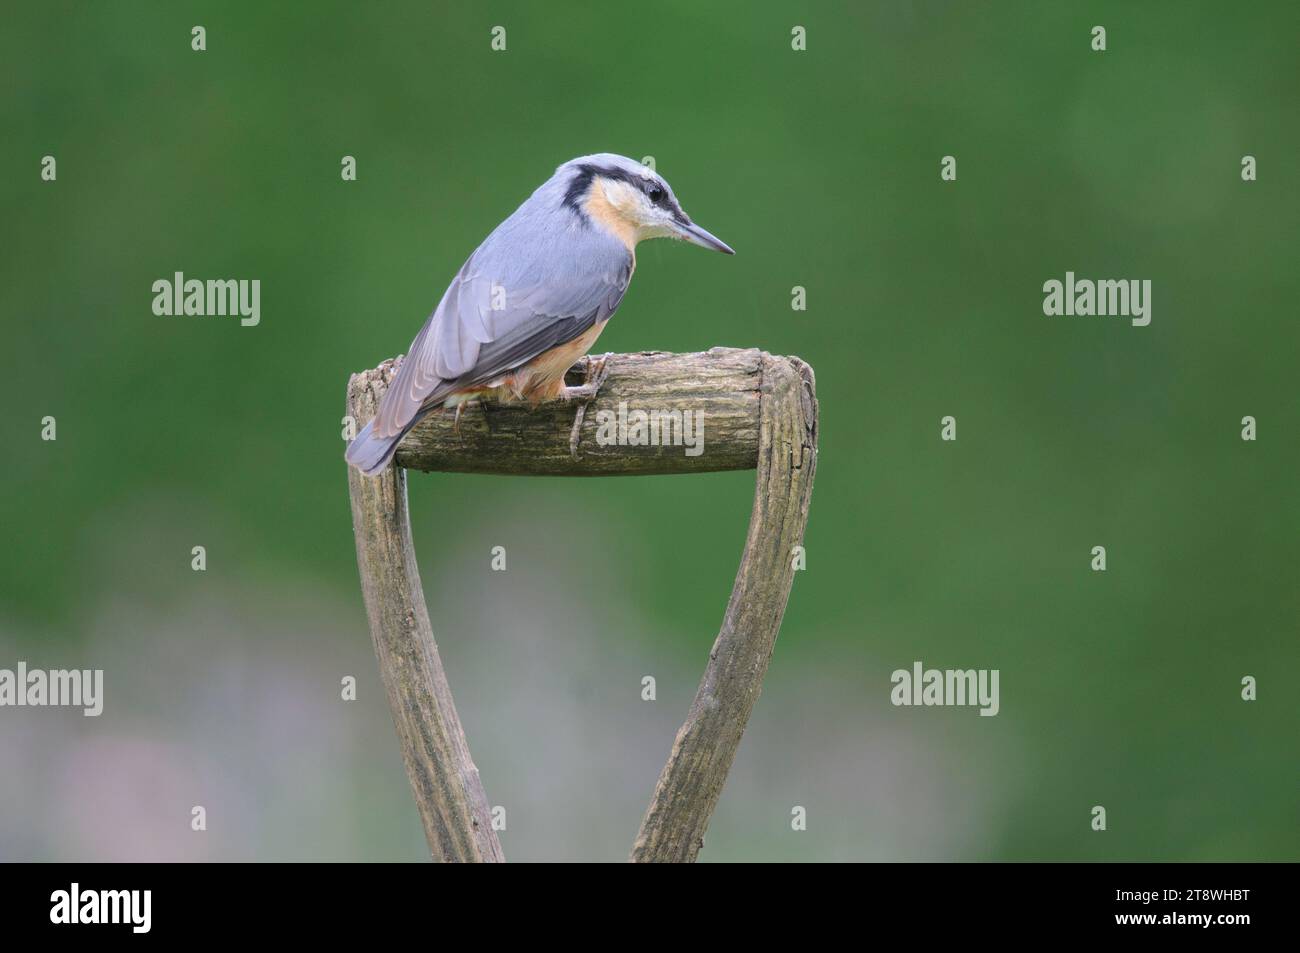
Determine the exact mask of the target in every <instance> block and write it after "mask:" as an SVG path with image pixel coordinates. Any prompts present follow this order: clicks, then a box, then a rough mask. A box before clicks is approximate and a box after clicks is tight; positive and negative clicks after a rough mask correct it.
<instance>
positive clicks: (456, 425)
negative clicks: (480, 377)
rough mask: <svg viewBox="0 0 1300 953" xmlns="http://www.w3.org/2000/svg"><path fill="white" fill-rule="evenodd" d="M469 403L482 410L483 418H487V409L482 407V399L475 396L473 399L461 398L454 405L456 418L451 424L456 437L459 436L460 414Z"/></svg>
mask: <svg viewBox="0 0 1300 953" xmlns="http://www.w3.org/2000/svg"><path fill="white" fill-rule="evenodd" d="M470 404H472V405H474V406H475V407H478V408H479V409H480V410H483V418H484V420H486V419H487V410H485V409H483V401H482V400H481V399H479V398H475V399H474V400H462V401H461V402H460V403H459V404H457V405H456V419H455V420H453V421H452V424H451V430H452V433H454V434H455V435H456V436H457V437H459V436H460V415H461V414H462V413H464V412H465V407H466V406H467V405H470Z"/></svg>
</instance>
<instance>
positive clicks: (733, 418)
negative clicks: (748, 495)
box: [362, 348, 762, 476]
mask: <svg viewBox="0 0 1300 953" xmlns="http://www.w3.org/2000/svg"><path fill="white" fill-rule="evenodd" d="M584 362H585V359H584ZM761 362H762V352H761V351H758V350H736V349H734V348H714V349H713V350H711V351H708V352H705V353H703V354H666V353H664V352H661V351H654V352H641V353H637V354H610V355H608V361H607V367H608V369H609V376H608V377H607V378H606V380H605V382H604V384H602V385H601V388H600V393H599V394H598V395H597V396H596V399H595V400H593V401H592V402H591V403H590V404H589V405H588V407H587V410H586V413H585V414H584V417H583V423H582V429H581V432H580V438H579V443H578V454H577V458H576V459H575V458H574V457H573V455H571V454H570V452H569V434H570V432H571V430H572V429H573V418H574V414H575V413H576V407H575V406H574V405H573V404H566V403H563V402H555V403H547V404H542V405H540V406H539V407H538V408H537V409H536V410H530V409H529V408H528V407H527V406H526V405H522V406H521V405H502V404H495V403H488V404H486V405H474V404H471V405H468V406H466V407H465V408H464V410H463V411H462V413H461V418H460V424H459V427H457V425H456V422H455V419H456V415H455V412H454V411H450V410H442V411H437V412H435V413H432V414H430V415H429V416H427V417H425V418H424V420H423V421H421V422H420V423H419V424H418V425H416V427H415V429H414V430H412V431H411V432H410V433H409V434H407V436H406V439H405V440H403V441H402V443H401V446H400V447H399V448H398V450H397V458H396V459H397V463H398V465H399V466H403V467H407V468H408V469H411V470H436V471H442V472H456V473H499V474H514V475H517V476H615V475H622V476H627V475H637V474H641V475H645V474H652V473H703V472H708V471H713V470H748V469H752V468H753V467H754V463H755V461H756V460H757V458H758V427H759V389H760V386H761V380H762V371H761ZM584 366H585V363H580V364H579V365H575V368H574V370H573V371H571V372H570V382H571V383H578V382H580V379H581V371H582V368H583V367H584ZM395 369H396V362H394V361H386V362H384V363H383V364H381V365H380V366H379V367H378V368H375V369H374V370H371V371H366V372H365V373H364V375H362V376H364V377H367V378H368V379H370V380H372V381H373V382H374V385H375V387H376V390H378V389H379V387H384V388H386V387H387V384H388V382H389V381H390V380H391V379H392V375H393V373H394V372H395ZM620 404H624V405H625V407H626V409H627V410H628V411H629V412H631V411H637V410H640V411H644V412H646V413H649V412H651V411H655V410H659V411H682V412H685V411H689V412H691V413H693V414H697V415H698V414H703V415H704V416H703V421H704V451H703V453H701V454H700V455H698V456H688V455H687V454H686V453H684V452H683V447H681V446H675V445H673V446H619V445H617V444H611V445H608V446H601V444H600V442H599V441H598V439H597V429H598V424H597V422H598V421H599V420H600V419H601V412H602V411H609V412H611V413H613V414H614V415H615V418H613V419H617V414H618V412H619V405H620ZM696 419H699V418H698V417H697V418H696ZM457 431H459V432H457Z"/></svg>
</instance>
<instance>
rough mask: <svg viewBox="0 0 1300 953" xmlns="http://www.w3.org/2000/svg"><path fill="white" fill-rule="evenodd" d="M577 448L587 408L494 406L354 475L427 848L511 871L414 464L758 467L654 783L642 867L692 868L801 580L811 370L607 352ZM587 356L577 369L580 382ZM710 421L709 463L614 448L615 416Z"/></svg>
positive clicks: (763, 359)
mask: <svg viewBox="0 0 1300 953" xmlns="http://www.w3.org/2000/svg"><path fill="white" fill-rule="evenodd" d="M607 359H608V368H609V374H608V377H607V379H606V380H605V382H604V384H603V385H602V387H601V390H600V393H599V394H598V396H597V397H596V399H595V400H594V401H592V403H591V404H590V405H589V406H588V409H587V410H586V412H585V414H584V420H583V423H582V427H581V431H580V440H579V443H578V448H577V452H576V454H575V453H574V452H573V451H572V448H571V446H570V434H571V430H572V425H573V421H574V416H575V413H576V410H577V408H576V407H575V406H574V405H572V404H564V403H554V404H544V405H542V406H540V407H538V408H535V409H530V408H527V407H519V406H500V405H495V404H488V405H487V406H486V407H479V406H472V407H470V408H468V409H466V410H465V411H464V413H463V414H462V417H461V419H460V422H459V426H457V425H456V422H455V418H454V414H453V413H451V412H438V413H434V414H431V415H430V416H429V417H427V418H426V419H425V420H424V421H422V422H421V423H420V424H419V425H418V426H417V427H416V428H415V429H414V430H413V431H412V432H411V433H410V434H408V435H407V437H406V439H405V440H403V442H402V444H401V446H400V447H399V449H398V451H397V456H396V462H397V464H398V466H396V467H393V468H391V469H390V470H388V471H387V472H386V473H384V474H381V475H380V476H378V477H373V478H371V477H364V476H361V475H360V474H359V473H358V472H357V471H356V470H353V469H351V468H349V469H348V480H349V487H350V490H351V496H352V518H353V529H354V532H355V534H356V544H357V563H358V567H359V570H360V574H361V584H362V591H363V594H364V596H365V601H366V610H367V614H368V616H369V620H370V628H371V635H372V639H373V641H374V646H375V654H376V656H377V658H378V661H379V668H380V673H381V675H382V677H383V680H384V685H385V688H386V690H387V693H388V700H389V705H390V707H391V708H392V712H393V721H394V724H395V725H396V727H397V733H398V737H399V740H400V743H401V746H402V756H403V759H404V761H405V763H406V768H407V774H408V776H409V777H410V781H411V787H412V790H413V791H414V794H415V799H416V803H417V806H418V807H419V811H420V816H421V819H422V820H423V822H424V828H425V834H426V836H427V838H428V841H429V847H430V850H431V851H432V852H433V855H434V857H435V858H437V859H443V860H485V861H497V860H502V859H503V857H502V853H501V846H500V844H499V843H498V841H497V838H496V835H495V834H494V833H493V832H492V829H491V825H490V816H489V808H488V804H487V799H486V796H485V795H484V793H483V786H482V783H481V782H480V780H479V776H478V771H477V769H476V768H475V767H474V763H473V761H472V760H471V758H470V754H469V747H468V745H467V744H466V741H465V736H464V732H463V731H462V730H461V726H460V720H459V718H458V716H457V715H456V709H455V705H454V704H453V702H452V697H451V690H450V689H449V688H448V686H447V679H446V676H445V674H444V673H443V669H442V664H441V661H440V660H439V658H438V650H437V646H436V645H435V643H434V640H433V633H432V630H431V627H430V624H429V616H428V611H427V609H426V607H425V603H424V596H423V594H422V591H421V589H420V575H419V569H418V567H417V566H416V563H415V554H414V551H413V549H412V546H411V527H410V520H409V515H408V511H407V499H406V475H405V471H404V470H403V469H402V468H410V469H418V470H439V471H452V472H462V473H492V474H513V475H552V476H611V475H635V474H666V473H702V472H708V471H714V470H737V469H751V468H756V469H757V471H758V474H757V484H756V487H755V492H754V508H753V512H752V514H751V517H750V523H749V532H748V535H747V538H746V541H745V549H744V553H743V555H742V558H741V563H740V569H739V571H738V572H737V574H736V582H735V586H734V588H733V590H732V593H731V600H730V602H729V603H728V606H727V610H726V614H725V616H724V618H723V623H722V628H721V631H720V632H719V634H718V637H717V640H716V641H715V642H714V645H713V650H712V651H711V652H710V654H709V662H708V665H707V666H706V668H705V672H704V678H703V680H702V681H701V683H700V687H699V690H698V692H697V694H696V697H695V700H694V702H693V703H692V705H691V708H690V711H689V713H688V715H687V719H686V722H685V724H684V725H683V726H682V728H681V730H680V731H679V732H678V734H677V738H676V741H675V743H674V744H673V747H672V752H671V754H670V755H669V758H668V763H667V764H666V765H665V767H664V769H663V772H662V774H661V775H660V777H659V781H658V784H657V785H656V787H655V791H654V795H653V797H652V799H651V801H650V806H649V808H648V809H647V811H646V814H645V818H644V820H643V821H642V824H641V829H640V832H639V833H638V835H637V838H636V842H635V844H634V846H633V849H632V859H633V860H634V861H693V860H694V859H695V858H696V856H697V855H698V853H699V850H700V848H701V847H702V845H703V842H704V832H705V829H706V828H707V826H708V823H709V818H710V817H711V816H712V813H713V809H714V807H715V806H716V804H717V801H718V796H719V795H720V793H721V791H722V786H723V784H724V782H725V781H726V777H727V772H728V771H729V770H730V768H731V764H732V761H733V759H734V757H735V753H736V749H737V747H738V746H739V744H740V739H741V735H742V734H743V732H744V729H745V725H746V723H747V722H748V719H749V715H750V712H751V711H752V709H753V706H754V702H755V701H756V700H757V698H758V695H759V692H760V690H761V688H762V681H763V676H764V674H765V673H766V671H767V664H768V660H769V658H770V657H771V654H772V648H773V645H774V643H775V641H776V636H777V632H778V631H779V630H780V627H781V619H782V616H783V615H784V612H785V606H786V602H787V600H788V598H789V595H790V588H791V586H792V584H793V580H794V569H793V549H794V547H795V546H797V545H800V544H802V541H803V531H804V526H805V524H806V522H807V517H808V504H809V499H810V497H811V494H812V483H813V473H814V470H815V469H816V461H817V400H816V395H815V386H814V378H813V373H812V369H811V368H810V367H808V365H807V364H805V363H804V362H803V361H801V360H799V358H797V357H776V356H773V355H770V354H767V353H764V352H762V351H758V350H735V349H729V348H714V349H713V350H711V351H708V352H705V353H697V354H667V353H663V352H642V353H637V354H613V355H608V356H607ZM396 366H397V364H396V362H395V361H386V362H385V363H384V364H382V365H380V366H379V367H378V368H374V369H372V370H369V371H364V372H362V373H360V374H356V375H354V376H353V377H352V379H351V381H350V382H349V385H348V413H349V414H351V415H352V416H353V417H354V418H355V420H356V422H357V424H358V426H360V425H362V424H364V423H365V422H366V421H367V420H369V419H370V417H372V416H373V415H374V413H375V410H376V408H377V407H378V404H379V401H380V399H381V398H382V396H383V394H384V392H385V390H386V389H387V387H388V385H389V383H390V382H391V380H392V375H393V373H394V370H395V368H396ZM585 366H586V365H585V361H584V362H581V363H580V364H578V365H575V366H574V368H573V369H571V370H570V378H571V383H577V382H578V381H579V379H580V378H581V376H582V373H583V371H584V369H585ZM620 404H622V405H624V407H625V409H626V410H627V411H629V412H630V411H635V410H642V411H646V412H649V411H651V410H663V411H677V412H687V411H689V412H691V413H696V414H703V420H704V444H703V452H701V453H700V454H699V455H697V456H696V455H688V454H687V453H686V452H685V448H684V447H683V446H680V445H660V446H644V445H631V446H628V445H619V444H617V443H602V442H601V441H600V440H598V439H597V432H598V428H599V426H600V421H601V419H602V416H603V415H602V413H601V412H602V411H609V412H612V413H614V414H615V415H617V414H618V413H619V411H620Z"/></svg>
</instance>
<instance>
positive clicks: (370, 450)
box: [344, 421, 409, 476]
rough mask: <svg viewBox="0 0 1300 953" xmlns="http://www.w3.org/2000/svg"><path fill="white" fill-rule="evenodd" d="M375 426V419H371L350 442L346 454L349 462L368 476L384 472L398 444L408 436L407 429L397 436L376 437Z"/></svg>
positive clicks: (345, 456)
mask: <svg viewBox="0 0 1300 953" xmlns="http://www.w3.org/2000/svg"><path fill="white" fill-rule="evenodd" d="M374 426H375V424H374V421H371V422H370V423H368V424H366V425H365V426H364V427H362V428H361V432H360V433H359V434H357V436H356V439H354V440H353V441H352V442H351V443H350V444H348V452H347V453H346V454H344V458H345V459H346V460H347V461H348V463H350V464H352V465H353V466H354V467H356V468H357V469H358V470H360V471H361V472H362V473H364V474H365V475H366V476H375V475H376V474H379V473H382V472H384V470H385V468H387V466H388V464H389V463H391V462H392V459H393V454H395V453H396V452H397V445H398V444H399V443H401V441H402V438H403V437H405V436H406V431H405V430H403V431H402V432H401V433H399V434H398V435H397V436H395V437H376V436H375V434H374ZM408 429H409V428H408Z"/></svg>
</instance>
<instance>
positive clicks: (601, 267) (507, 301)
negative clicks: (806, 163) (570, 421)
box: [347, 152, 735, 475]
mask: <svg viewBox="0 0 1300 953" xmlns="http://www.w3.org/2000/svg"><path fill="white" fill-rule="evenodd" d="M647 238H676V239H683V240H685V241H688V242H691V243H692V244H695V245H699V246H701V247H702V248H712V249H713V250H714V251H720V252H724V253H726V254H728V255H734V254H735V252H733V251H732V250H731V249H730V248H729V247H728V246H727V245H726V244H725V243H723V242H722V241H720V240H719V239H717V238H715V237H714V236H712V235H710V234H709V233H708V232H706V231H705V230H704V229H702V228H700V226H698V225H696V224H695V223H694V222H692V221H691V219H690V217H689V216H688V215H687V214H686V213H685V212H683V211H682V207H681V206H680V205H679V204H677V198H676V196H674V195H673V190H672V189H671V188H669V186H668V183H667V182H665V181H664V180H663V179H662V178H661V177H660V176H658V175H656V174H655V173H654V172H652V171H651V170H650V169H649V168H647V167H646V166H644V165H642V164H641V163H640V162H634V161H633V160H631V159H627V158H624V157H623V156H618V155H612V154H610V153H607V152H606V153H600V154H597V155H590V156H582V157H580V158H577V159H573V160H571V161H569V162H566V163H564V165H562V166H560V167H559V168H558V169H556V170H555V174H554V175H553V176H551V178H550V179H549V180H548V181H547V182H546V183H545V184H544V185H542V187H541V188H539V189H538V190H537V191H536V192H534V193H533V194H532V195H531V196H530V197H529V198H528V200H527V201H525V202H524V204H523V205H521V206H519V208H517V209H516V210H515V211H514V213H513V214H512V215H511V216H510V217H509V218H507V219H506V220H505V221H504V222H502V223H501V224H500V225H498V226H497V227H496V229H495V230H494V231H493V232H492V234H491V235H489V236H488V237H487V238H486V239H485V240H484V242H483V244H482V245H480V246H479V247H478V249H477V250H476V251H475V252H474V254H472V255H470V256H469V260H468V261H466V262H465V264H464V265H463V266H462V267H461V269H460V271H459V272H458V273H457V275H456V277H455V278H453V279H452V282H451V285H450V286H449V287H448V288H447V290H446V292H445V293H444V294H443V296H442V300H441V301H440V302H439V303H438V307H437V308H436V309H434V312H433V314H431V315H430V316H429V320H427V321H426V322H425V323H424V327H422V328H421V329H420V333H419V334H417V335H416V336H415V340H414V341H412V342H411V347H410V349H409V351H408V352H407V354H406V357H405V359H403V361H402V363H401V365H400V367H399V368H398V371H397V374H396V375H395V376H394V378H393V382H392V384H391V386H390V387H389V388H388V392H387V393H386V394H384V398H383V400H382V401H381V402H380V404H379V410H378V412H377V413H376V414H375V417H374V419H373V420H371V421H370V423H368V424H366V426H365V427H363V428H362V430H361V432H360V433H358V434H357V437H356V439H355V440H353V441H352V443H351V444H350V445H349V446H348V450H347V460H348V462H349V463H350V464H352V465H353V466H354V467H356V468H358V469H359V470H361V471H362V472H363V473H366V474H369V475H374V474H377V473H379V472H381V471H382V470H383V469H384V468H385V467H387V466H388V464H389V462H390V461H391V460H392V458H393V454H394V453H395V452H396V451H397V444H398V443H399V442H400V441H401V439H402V437H404V436H405V435H406V432H407V431H408V430H410V429H411V428H412V427H414V426H415V424H416V423H417V422H418V421H419V420H420V418H421V417H423V416H424V415H425V414H427V413H429V412H430V411H432V410H435V409H437V408H439V407H455V408H457V412H458V413H459V410H460V407H461V405H462V404H463V403H464V402H465V401H467V400H474V399H491V400H496V401H499V402H504V403H512V402H518V401H527V402H529V403H530V404H532V405H534V406H535V405H537V404H538V403H540V402H542V401H545V400H558V399H580V400H590V399H591V398H592V397H593V396H595V393H596V390H597V389H598V388H599V386H600V381H601V378H602V376H603V370H604V369H603V364H602V363H601V362H595V361H592V362H589V363H588V376H587V382H586V383H585V384H584V385H583V386H581V387H566V386H565V384H564V374H565V372H566V371H567V370H568V369H569V367H570V366H572V365H573V363H574V362H575V361H576V360H577V359H578V358H580V357H582V356H583V355H584V354H586V353H587V351H588V350H590V348H591V346H592V345H593V344H594V343H595V341H596V338H597V337H598V336H599V335H600V332H601V331H602V330H603V329H604V327H605V322H607V321H608V320H609V318H610V315H612V314H613V313H614V311H615V310H616V309H617V308H618V305H619V302H620V301H622V300H623V294H624V292H626V291H627V286H628V282H630V281H631V280H632V271H633V269H634V268H636V245H637V242H639V241H642V240H644V239H647ZM593 365H594V367H593ZM575 426H576V423H575Z"/></svg>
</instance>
